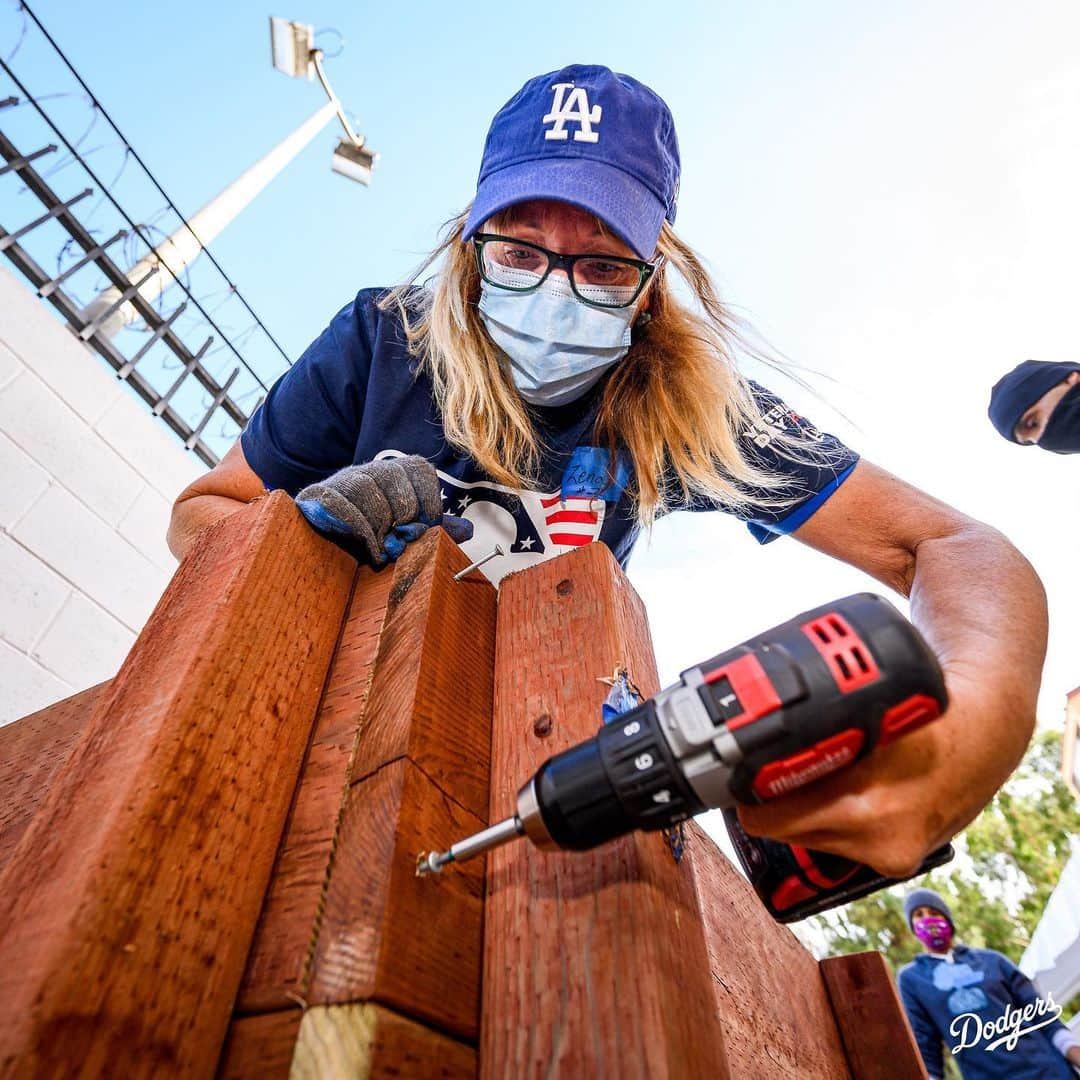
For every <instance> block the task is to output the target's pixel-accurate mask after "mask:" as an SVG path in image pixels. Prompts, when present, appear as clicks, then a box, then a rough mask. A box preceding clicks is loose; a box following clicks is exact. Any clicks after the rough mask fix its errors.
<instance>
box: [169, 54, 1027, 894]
mask: <svg viewBox="0 0 1080 1080" xmlns="http://www.w3.org/2000/svg"><path fill="white" fill-rule="evenodd" d="M678 186H679V156H678V145H677V142H676V138H675V132H674V125H673V122H672V119H671V114H670V112H669V111H668V109H667V106H666V105H665V104H664V103H663V101H662V100H661V99H660V98H659V97H657V95H656V94H654V93H653V92H652V91H651V90H649V89H648V88H647V87H645V86H643V85H641V84H640V83H638V82H636V81H635V80H633V79H631V78H629V77H627V76H624V75H617V74H614V73H613V72H611V71H609V70H608V69H606V68H603V67H591V66H573V67H569V68H565V69H563V70H562V71H559V72H554V73H552V74H550V75H545V76H541V77H539V78H536V79H532V80H530V81H529V82H528V83H526V84H525V86H524V87H523V88H522V89H521V91H520V92H519V93H518V94H517V95H516V96H515V97H514V98H512V99H511V100H510V101H509V102H508V103H507V104H506V105H505V106H504V107H503V108H502V109H501V110H500V112H499V113H498V114H497V116H496V117H495V119H494V121H493V122H492V126H491V130H490V132H489V134H488V139H487V143H486V145H485V149H484V157H483V162H482V165H481V170H480V178H479V183H478V187H477V193H476V198H475V200H474V202H473V204H472V206H471V208H470V210H469V211H468V212H467V214H464V215H462V217H461V218H459V219H458V220H457V221H456V222H453V223H452V225H451V229H450V232H449V235H448V236H447V238H446V239H445V241H444V242H443V243H442V244H441V246H440V247H439V248H438V249H437V250H436V251H435V252H434V253H433V255H432V258H431V260H429V263H428V264H425V265H430V264H431V263H432V262H433V261H435V260H436V259H438V258H440V257H441V258H442V260H443V262H442V265H441V267H440V270H439V273H438V276H437V278H436V279H435V282H434V284H433V285H432V286H431V287H430V288H417V287H415V284H414V283H415V281H416V280H417V279H418V278H419V274H420V273H421V272H423V270H424V268H421V271H419V272H418V273H417V275H415V276H414V279H413V282H411V283H409V285H406V286H402V287H399V288H397V289H395V290H392V291H390V292H386V291H385V290H383V291H380V290H365V291H362V292H361V293H360V294H359V295H358V296H357V298H356V300H355V302H354V303H352V304H351V305H349V306H348V307H346V308H345V309H344V310H342V311H341V312H340V313H339V314H338V315H337V317H336V318H335V319H334V320H333V322H332V323H331V324H330V326H329V328H328V329H327V330H326V331H325V332H324V333H323V335H322V336H321V337H320V338H319V339H318V340H317V341H316V342H315V343H314V344H313V345H312V346H311V347H310V348H309V349H308V350H307V352H306V353H305V354H304V356H303V357H301V359H300V360H299V361H298V363H297V364H296V365H295V366H294V367H293V368H292V369H291V370H290V371H289V372H288V373H287V374H286V375H285V376H284V377H283V378H282V379H281V380H280V381H279V382H278V383H277V384H276V385H275V387H274V388H273V390H272V391H271V392H270V394H269V395H268V397H267V400H266V401H265V402H264V404H263V405H262V407H261V408H260V409H259V410H258V411H257V412H256V414H255V416H254V417H253V418H252V420H251V423H250V425H249V426H248V429H247V430H246V431H245V432H244V434H243V436H242V438H241V441H240V443H239V444H238V445H236V446H234V447H233V448H232V449H231V450H230V451H229V453H228V454H227V455H226V456H225V458H224V459H223V460H222V461H221V463H220V464H219V465H218V466H217V467H215V468H214V469H213V470H212V471H211V472H210V473H208V474H207V475H206V476H204V477H202V478H201V479H199V480H197V481H196V482H195V483H194V484H192V485H191V486H190V487H189V488H188V489H187V490H186V491H184V492H183V493H182V494H181V496H180V498H179V499H178V500H177V503H176V506H175V508H174V511H173V519H172V523H171V526H170V530H169V540H170V545H171V546H172V549H173V551H174V553H176V554H177V555H178V556H182V555H183V553H184V551H185V550H186V549H187V548H188V546H189V545H190V543H191V541H192V538H193V537H194V536H195V535H196V534H197V533H198V531H199V530H200V529H202V528H204V527H205V526H206V525H208V524H210V523H211V522H213V521H215V520H216V519H218V518H219V517H221V516H222V515H224V514H228V513H231V512H233V511H235V510H237V509H238V508H239V507H240V506H241V505H242V504H243V503H245V502H248V501H250V500H251V499H254V498H257V497H259V496H261V495H262V494H264V493H265V491H266V490H268V489H273V488H284V489H285V490H287V491H289V492H290V493H292V494H294V495H297V494H298V495H299V498H298V504H299V505H300V507H301V509H302V510H303V511H304V513H305V514H306V516H307V517H308V519H309V520H310V521H312V522H313V523H314V524H315V525H316V527H318V528H320V529H322V530H323V531H326V532H328V533H330V534H331V535H335V536H337V537H338V538H339V539H340V540H342V542H345V543H348V544H351V545H352V546H353V549H354V550H357V551H358V553H361V554H365V555H366V556H367V557H368V558H369V559H370V560H371V561H373V562H382V561H385V559H387V558H393V557H394V556H395V555H396V554H397V553H398V552H400V550H401V548H402V547H403V545H404V544H405V543H407V542H408V541H409V540H410V539H412V538H415V536H416V535H418V534H419V532H420V531H422V530H423V528H425V526H426V525H427V524H432V523H435V522H436V521H438V520H439V519H440V515H441V514H442V513H443V512H444V511H445V512H449V513H452V514H454V515H455V516H456V515H464V516H465V517H466V518H467V519H468V521H469V523H470V524H471V525H472V526H473V528H474V530H475V535H474V537H473V539H472V541H471V542H470V545H469V546H468V547H467V548H466V550H467V551H469V552H470V554H474V555H475V554H486V553H487V552H489V551H490V550H492V547H493V541H495V540H498V542H499V543H500V545H501V546H502V547H503V549H504V550H505V551H506V552H507V554H506V555H505V556H504V557H502V558H499V559H495V560H493V561H492V562H491V563H489V564H488V565H487V567H485V569H490V571H491V574H490V576H491V577H492V578H493V580H497V579H498V577H499V576H501V574H503V573H505V572H507V571H508V570H510V569H516V568H518V567H520V566H523V565H528V564H529V563H530V562H537V561H541V560H542V559H545V558H550V557H551V556H552V555H555V554H559V553H561V552H563V551H567V550H570V549H571V548H572V547H573V546H575V545H577V544H581V543H587V542H590V541H594V540H600V541H602V542H604V543H606V544H608V545H609V546H610V547H611V548H612V550H613V551H614V552H615V554H616V556H617V557H618V558H619V559H620V561H621V562H624V563H625V561H626V559H627V558H628V556H629V553H630V549H631V548H632V546H633V544H634V541H635V539H636V537H637V535H638V533H639V531H640V529H641V528H643V527H648V526H649V525H650V524H651V523H652V521H653V520H654V519H655V518H656V517H657V516H658V515H660V514H663V513H665V512H667V511H668V510H671V509H694V510H706V509H720V510H724V511H726V512H731V513H735V514H738V515H739V516H740V517H742V518H743V519H744V520H745V521H747V523H748V524H749V526H750V528H751V531H752V532H754V534H755V535H756V536H757V537H758V539H759V540H761V541H762V542H766V541H768V540H769V539H774V538H775V537H776V536H777V535H781V534H785V533H791V534H793V535H795V536H796V537H797V538H798V539H799V540H800V541H802V542H803V543H806V544H809V545H811V546H812V547H815V548H817V549H818V550H820V551H822V552H824V553H825V554H827V555H832V556H834V557H836V558H840V559H843V560H845V561H846V562H848V563H850V564H851V565H853V566H856V567H858V568H860V569H862V570H864V571H866V572H867V573H869V574H871V575H873V576H874V577H876V578H877V579H878V580H879V581H881V582H883V583H884V584H886V585H888V586H890V587H892V588H894V589H896V590H897V591H898V592H900V593H902V594H903V595H905V596H910V598H911V604H912V609H911V610H912V617H913V619H914V621H915V622H916V624H917V625H918V626H919V627H920V629H921V630H922V631H923V633H924V634H925V635H926V637H927V638H928V640H929V641H930V643H931V645H932V646H933V647H934V648H935V650H936V651H937V654H938V656H939V657H940V659H941V661H942V664H943V667H944V669H945V671H946V675H947V681H948V687H949V692H950V695H951V701H952V705H951V707H950V709H949V712H948V715H947V716H946V718H945V719H944V720H942V721H941V722H939V723H936V724H931V725H928V726H927V727H926V728H924V729H922V730H921V731H918V732H916V733H914V734H912V735H910V736H908V737H907V738H905V739H902V740H899V741H898V742H897V743H894V744H893V745H892V746H890V747H888V748H886V749H885V750H882V751H881V752H879V753H876V754H875V755H873V757H872V758H870V759H867V760H865V761H863V762H860V763H859V764H858V765H856V766H855V767H853V768H851V769H848V770H847V771H845V772H843V773H842V774H840V775H838V776H835V777H833V778H830V779H826V780H823V781H821V782H820V783H818V784H816V785H814V786H813V789H812V790H808V791H804V792H797V793H794V794H792V795H789V796H786V797H785V798H783V799H780V800H777V801H776V802H775V803H772V804H770V805H768V806H763V807H754V808H742V809H741V811H740V815H741V817H742V820H743V824H744V825H745V827H746V828H747V829H748V831H750V832H753V833H755V834H759V835H768V836H771V837H774V838H776V839H778V840H784V841H787V842H789V843H792V844H801V845H805V846H808V847H812V848H816V849H821V850H825V851H831V852H835V853H836V854H839V855H844V856H847V857H849V858H852V859H856V860H858V861H861V862H865V863H868V864H870V865H871V866H873V867H874V868H875V869H877V870H878V871H879V872H881V873H884V874H886V875H889V876H896V877H901V876H904V875H906V874H908V873H911V872H913V871H914V869H915V868H916V867H917V866H918V865H919V863H920V862H921V860H922V859H923V857H924V855H925V854H926V853H927V852H928V851H930V850H932V849H933V848H935V847H937V846H939V845H940V844H942V843H943V842H944V841H945V840H946V839H947V838H949V837H951V836H952V835H953V834H955V833H956V832H957V831H958V830H959V829H961V828H962V827H963V826H964V825H966V824H967V823H968V822H969V821H970V820H971V819H972V818H973V817H974V816H975V815H976V814H977V813H978V812H979V810H980V809H981V808H982V807H983V806H984V805H985V804H986V803H987V802H988V801H989V799H990V797H991V796H992V795H993V793H994V791H995V790H996V789H997V787H998V786H999V785H1000V784H1001V782H1002V781H1003V780H1004V779H1005V777H1006V776H1007V775H1008V774H1009V773H1010V772H1011V771H1012V769H1013V767H1014V766H1015V765H1016V763H1017V762H1018V760H1019V759H1020V756H1021V754H1022V753H1023V750H1024V748H1025V746H1026V744H1027V741H1028V739H1029V737H1030V734H1031V731H1032V727H1033V724H1034V709H1035V698H1036V694H1037V691H1038V684H1039V677H1040V670H1041V665H1042V660H1043V655H1044V651H1045V639H1046V610H1045V600H1044V597H1043V593H1042V588H1041V585H1040V583H1039V581H1038V578H1037V577H1036V576H1035V574H1034V572H1033V571H1032V569H1031V567H1030V566H1029V565H1028V563H1027V562H1026V561H1025V560H1024V559H1023V557H1022V556H1021V555H1020V554H1019V553H1018V552H1017V551H1016V550H1015V549H1014V548H1013V547H1012V546H1011V545H1010V544H1009V543H1008V541H1006V540H1005V539H1004V537H1002V536H1001V535H999V534H998V533H996V532H995V531H994V530H992V529H990V528H988V527H986V526H984V525H981V524H979V523H977V522H975V521H972V520H971V519H969V518H966V517H965V516H963V515H962V514H960V513H958V512H957V511H955V510H953V509H951V508H950V507H948V506H945V505H943V504H942V503H940V502H938V501H936V500H935V499H932V498H930V497H929V496H928V495H925V494H923V493H922V492H920V491H917V490H916V489H914V488H912V487H910V486H909V485H907V484H905V483H903V481H901V480H899V479H897V478H895V477H893V476H890V475H889V474H887V473H885V472H884V471H883V470H881V469H879V468H877V467H875V466H874V465H872V464H871V463H870V462H868V461H865V460H859V459H858V457H857V455H855V454H854V453H852V452H851V451H850V450H848V449H847V447H845V446H843V445H842V444H841V443H840V442H839V441H838V440H836V439H835V438H833V437H832V436H827V435H822V434H821V433H820V432H817V431H816V430H815V429H814V428H813V427H811V425H809V424H808V423H807V422H806V421H804V420H802V419H801V418H800V417H797V416H796V415H795V414H794V413H791V412H790V411H789V410H788V409H787V408H786V406H784V405H783V403H782V402H780V401H779V399H777V398H775V397H774V396H773V395H771V394H769V393H768V392H767V391H765V390H763V389H762V388H760V387H756V386H754V385H752V384H750V383H748V382H747V381H746V380H745V379H744V378H742V377H741V376H740V375H739V373H738V371H737V370H736V368H735V366H734V364H733V362H732V341H733V333H732V325H731V320H730V317H729V316H728V314H727V312H726V310H725V309H724V307H723V306H722V305H721V304H720V302H719V300H718V299H717V297H716V294H715V293H714V291H713V288H712V286H711V284H710V282H709V279H708V276H707V274H706V273H705V271H704V270H703V268H702V266H701V264H700V262H699V261H698V260H697V258H696V257H695V256H694V254H693V252H692V251H691V249H690V248H688V247H687V246H686V245H685V244H684V243H683V242H682V241H681V240H680V239H679V238H678V237H677V236H676V234H675V232H674V230H673V228H672V224H673V222H674V220H675V210H676V199H677V195H678ZM673 274H678V275H679V276H680V277H681V278H682V279H683V281H684V283H685V284H686V285H687V286H688V287H689V289H690V291H691V292H692V294H693V296H694V298H695V299H696V301H697V302H698V303H697V306H698V307H699V308H700V311H693V310H691V309H690V308H688V307H686V306H684V305H683V304H682V303H681V302H680V301H678V300H677V299H676V297H675V294H674V293H673V291H672V287H671V286H672V283H671V280H670V279H671V277H672V275H673ZM444 520H447V523H448V524H452V521H451V520H450V519H444Z"/></svg>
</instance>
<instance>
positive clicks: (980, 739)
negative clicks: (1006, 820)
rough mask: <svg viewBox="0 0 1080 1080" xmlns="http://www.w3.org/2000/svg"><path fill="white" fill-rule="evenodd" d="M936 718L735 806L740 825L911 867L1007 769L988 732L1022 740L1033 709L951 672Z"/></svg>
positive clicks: (989, 794)
mask: <svg viewBox="0 0 1080 1080" xmlns="http://www.w3.org/2000/svg"><path fill="white" fill-rule="evenodd" d="M949 689H950V706H949V709H948V711H947V712H946V713H945V715H944V716H942V717H940V718H939V719H938V720H935V721H933V722H932V723H930V724H927V725H926V726H925V727H923V728H920V729H919V730H918V731H915V732H912V733H911V734H910V735H907V736H905V737H904V738H901V739H898V740H897V741H896V742H894V743H892V744H890V745H889V746H886V747H884V748H883V749H881V750H878V751H874V752H872V753H871V754H870V755H868V756H867V757H866V758H864V759H863V760H862V761H860V762H858V763H857V764H856V765H854V766H852V767H851V768H849V769H846V770H844V771H842V772H839V773H836V774H835V775H834V776H831V777H826V778H824V779H822V780H820V781H818V782H817V783H816V784H813V785H811V786H809V787H806V788H804V789H802V790H800V791H797V792H793V793H791V794H790V795H785V796H783V797H782V798H779V799H775V800H773V801H772V802H769V803H766V804H764V805H762V806H740V807H739V811H738V813H739V819H740V821H741V822H742V824H743V827H744V828H745V829H746V831H747V832H748V833H751V834H753V835H757V836H768V837H771V838H772V839H774V840H782V841H784V842H786V843H789V844H798V845H801V846H802V847H808V848H813V849H815V850H819V851H829V852H832V853H833V854H836V855H843V856H845V857H847V858H849V859H853V860H855V861H856V862H861V863H866V864H868V865H869V866H871V867H873V868H874V869H875V870H876V871H877V872H878V873H879V874H883V875H884V876H886V877H894V878H905V877H909V876H910V875H911V874H913V873H915V871H916V870H917V869H918V867H919V865H920V863H921V862H922V861H923V859H924V858H925V857H926V855H927V854H928V853H929V852H931V851H933V850H935V849H936V848H938V847H940V846H941V845H942V844H944V843H946V842H947V841H948V840H949V839H951V838H952V837H953V836H954V835H955V834H956V833H957V832H959V831H960V830H961V829H962V828H963V827H964V826H965V825H967V824H968V823H969V822H970V821H971V820H972V819H973V818H975V817H976V816H977V815H978V813H979V811H980V810H982V808H983V807H984V806H985V805H986V804H987V803H988V802H989V801H990V799H992V798H993V796H994V792H995V791H996V790H997V788H998V787H999V786H1000V784H1001V782H1002V781H1003V780H1004V778H1005V776H1007V775H1008V771H1009V766H1008V762H1007V760H1006V761H1004V762H1003V761H1000V760H999V754H998V752H997V750H996V748H995V747H993V746H990V745H987V735H988V732H992V731H994V730H996V729H998V728H1000V727H1005V728H1009V729H1012V730H1011V731H1010V736H1011V738H1010V742H1011V741H1013V739H1015V740H1017V741H1019V740H1022V741H1024V742H1026V740H1027V738H1028V736H1029V733H1030V731H1031V727H1032V724H1033V722H1034V716H1033V715H1023V714H1022V713H1021V714H1015V715H1009V714H1008V713H1007V712H1005V711H1003V710H1002V708H1001V706H1000V703H997V704H995V703H994V702H991V701H980V700H979V698H978V695H976V694H973V693H971V692H970V691H969V690H968V688H966V687H961V685H960V684H959V682H958V681H956V680H953V683H952V685H950V688H949Z"/></svg>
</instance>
